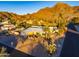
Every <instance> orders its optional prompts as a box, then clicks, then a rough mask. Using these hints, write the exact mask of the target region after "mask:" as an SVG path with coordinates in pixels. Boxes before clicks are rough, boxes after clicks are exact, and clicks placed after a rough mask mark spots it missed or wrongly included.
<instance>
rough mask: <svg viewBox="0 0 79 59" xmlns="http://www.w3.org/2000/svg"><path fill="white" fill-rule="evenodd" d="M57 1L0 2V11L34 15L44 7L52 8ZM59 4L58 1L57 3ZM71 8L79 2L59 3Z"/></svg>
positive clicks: (78, 4)
mask: <svg viewBox="0 0 79 59" xmlns="http://www.w3.org/2000/svg"><path fill="white" fill-rule="evenodd" d="M57 2H58V1H0V11H5V12H13V13H16V14H20V15H22V14H27V13H30V14H31V13H34V12H37V11H38V10H40V9H42V8H45V7H52V6H54V5H55V4H56V3H57ZM59 2H60V1H59ZM61 2H64V3H67V4H69V5H71V6H79V1H61Z"/></svg>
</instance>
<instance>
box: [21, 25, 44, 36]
mask: <svg viewBox="0 0 79 59" xmlns="http://www.w3.org/2000/svg"><path fill="white" fill-rule="evenodd" d="M36 33H39V34H42V33H44V31H43V29H42V27H41V26H32V27H30V28H28V29H26V30H24V31H22V32H21V35H33V34H34V35H36Z"/></svg>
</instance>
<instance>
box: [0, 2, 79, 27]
mask: <svg viewBox="0 0 79 59" xmlns="http://www.w3.org/2000/svg"><path fill="white" fill-rule="evenodd" d="M78 9H79V6H70V5H68V4H65V3H62V2H58V3H56V4H55V5H54V6H53V7H46V8H43V9H40V10H39V11H37V12H35V13H33V14H26V15H17V14H15V13H9V12H0V20H3V19H4V20H5V19H9V20H10V21H12V23H16V24H18V25H17V26H19V25H20V26H21V25H22V26H24V25H25V24H30V25H45V26H57V24H58V25H59V22H62V23H64V21H65V23H66V22H69V21H71V19H72V18H73V17H76V16H77V17H79V12H78ZM38 21H39V22H38ZM47 24H48V25H47Z"/></svg>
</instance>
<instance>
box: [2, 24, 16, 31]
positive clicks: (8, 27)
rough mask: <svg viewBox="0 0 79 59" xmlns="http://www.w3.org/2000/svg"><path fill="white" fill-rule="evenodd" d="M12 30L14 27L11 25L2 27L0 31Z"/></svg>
mask: <svg viewBox="0 0 79 59" xmlns="http://www.w3.org/2000/svg"><path fill="white" fill-rule="evenodd" d="M14 28H15V26H14V25H12V24H7V25H3V26H2V27H1V29H2V30H11V29H14Z"/></svg>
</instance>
